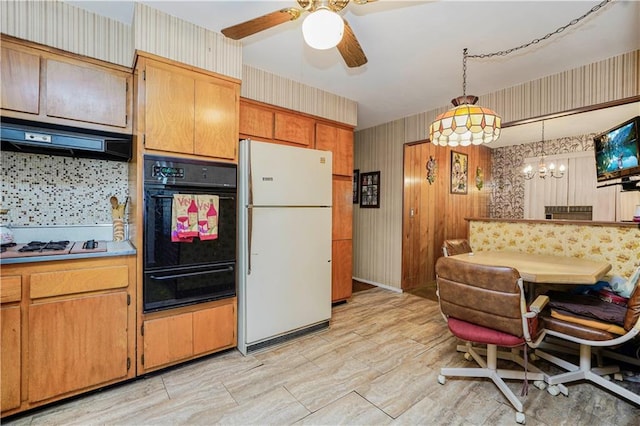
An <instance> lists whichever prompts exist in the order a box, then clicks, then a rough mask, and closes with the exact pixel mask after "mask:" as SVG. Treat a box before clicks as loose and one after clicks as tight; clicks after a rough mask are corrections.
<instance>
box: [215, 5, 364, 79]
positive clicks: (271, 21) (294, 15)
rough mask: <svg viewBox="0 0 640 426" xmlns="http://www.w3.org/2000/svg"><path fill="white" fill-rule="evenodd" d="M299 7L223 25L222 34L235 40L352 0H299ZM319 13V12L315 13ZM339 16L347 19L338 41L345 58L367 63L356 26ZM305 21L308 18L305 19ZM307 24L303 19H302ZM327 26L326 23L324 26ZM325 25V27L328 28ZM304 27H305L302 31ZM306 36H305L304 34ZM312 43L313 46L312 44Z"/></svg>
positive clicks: (335, 10)
mask: <svg viewBox="0 0 640 426" xmlns="http://www.w3.org/2000/svg"><path fill="white" fill-rule="evenodd" d="M296 1H297V3H298V5H299V6H300V9H298V8H295V7H289V8H284V9H280V10H277V11H275V12H271V13H268V14H266V15H263V16H259V17H257V18H254V19H251V20H249V21H246V22H242V23H240V24H237V25H233V26H231V27H227V28H224V29H223V30H222V34H224V35H225V36H227V37H229V38H230V39H233V40H240V39H243V38H245V37H248V36H250V35H253V34H255V33H258V32H260V31H264V30H266V29H269V28H271V27H275V26H276V25H279V24H282V23H284V22H287V21H294V20H296V19H298V18H299V17H300V16H301V15H302V13H303V12H309V13H310V15H309V16H308V17H307V18H306V19H307V20H308V19H309V17H311V16H314V14H317V13H318V12H320V13H327V12H333V13H336V14H337V13H338V12H340V11H341V10H342V9H344V8H345V7H346V6H347V4H349V1H350V0H296ZM374 1H376V0H353V2H354V3H356V4H367V3H372V2H374ZM316 16H318V15H316ZM336 16H338V17H339V19H340V20H342V22H343V23H344V32H343V35H342V38H341V39H340V41H339V42H338V44H337V45H335V44H334V45H335V46H336V47H337V48H338V51H339V52H340V55H342V58H343V59H344V62H345V63H346V64H347V66H348V67H349V68H356V67H359V66H362V65H364V64H366V63H367V57H366V55H365V54H364V51H363V50H362V47H361V46H360V43H359V42H358V39H357V38H356V36H355V34H354V33H353V30H352V29H351V27H350V26H349V23H348V22H347V21H346V20H345V19H344V18H342V17H340V16H339V15H336ZM305 22H306V21H305ZM303 25H304V23H303ZM325 28H326V27H325ZM325 28H322V29H321V31H322V30H325ZM304 30H305V29H304V28H303V31H304ZM305 37H306V36H305ZM312 47H313V46H312Z"/></svg>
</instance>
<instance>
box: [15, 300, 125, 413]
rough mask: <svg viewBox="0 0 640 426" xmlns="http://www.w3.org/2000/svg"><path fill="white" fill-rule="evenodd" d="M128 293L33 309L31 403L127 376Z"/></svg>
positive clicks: (56, 303) (30, 328)
mask: <svg viewBox="0 0 640 426" xmlns="http://www.w3.org/2000/svg"><path fill="white" fill-rule="evenodd" d="M127 311H128V309H127V293H126V291H118V292H114V293H108V294H100V295H95V296H86V297H79V298H73V299H70V300H61V301H51V302H45V303H37V304H33V305H31V306H30V307H29V342H28V347H29V382H28V385H29V401H30V402H39V401H43V400H47V399H50V398H52V397H55V396H57V395H63V394H65V393H68V392H72V391H76V390H80V389H86V388H89V387H91V386H95V385H97V384H101V383H108V382H112V381H114V380H118V379H124V378H126V377H127V370H128V368H127V358H128V347H127V318H128V312H127Z"/></svg>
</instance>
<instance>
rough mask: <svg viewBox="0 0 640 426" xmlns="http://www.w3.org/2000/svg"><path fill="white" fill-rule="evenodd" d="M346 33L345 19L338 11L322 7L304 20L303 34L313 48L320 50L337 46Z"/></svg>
mask: <svg viewBox="0 0 640 426" xmlns="http://www.w3.org/2000/svg"><path fill="white" fill-rule="evenodd" d="M343 34H344V21H343V20H342V17H341V16H340V15H338V14H337V13H335V12H333V11H331V10H329V9H327V8H325V7H322V8H319V9H317V10H316V11H314V12H312V13H311V14H309V16H307V17H306V18H305V20H304V22H302V36H303V37H304V41H305V42H306V43H307V44H308V45H309V46H310V47H312V48H314V49H318V50H326V49H331V48H332V47H336V46H337V45H338V43H340V40H342V35H343Z"/></svg>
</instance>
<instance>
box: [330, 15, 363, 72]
mask: <svg viewBox="0 0 640 426" xmlns="http://www.w3.org/2000/svg"><path fill="white" fill-rule="evenodd" d="M337 47H338V51H340V54H341V55H342V58H343V59H344V62H345V63H346V64H347V66H348V67H349V68H357V67H360V66H362V65H364V64H366V63H367V57H366V56H365V54H364V51H363V50H362V47H361V46H360V43H359V42H358V39H357V38H356V36H355V34H354V33H353V30H352V29H351V26H349V24H348V23H347V21H346V20H345V21H344V34H343V35H342V40H340V43H338V46H337Z"/></svg>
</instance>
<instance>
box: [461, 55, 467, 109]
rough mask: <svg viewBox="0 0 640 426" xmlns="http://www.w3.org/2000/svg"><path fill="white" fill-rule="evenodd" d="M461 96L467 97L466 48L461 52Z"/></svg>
mask: <svg viewBox="0 0 640 426" xmlns="http://www.w3.org/2000/svg"><path fill="white" fill-rule="evenodd" d="M462 96H464V97H466V96H467V48H466V47H465V48H464V50H463V51H462Z"/></svg>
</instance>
